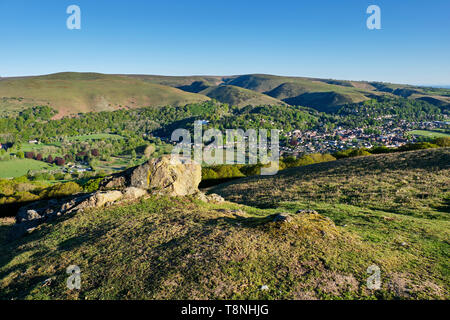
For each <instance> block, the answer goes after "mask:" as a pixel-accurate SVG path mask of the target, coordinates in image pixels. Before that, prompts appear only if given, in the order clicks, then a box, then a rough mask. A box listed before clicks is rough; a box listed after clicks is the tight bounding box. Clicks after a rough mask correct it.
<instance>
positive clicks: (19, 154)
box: [16, 151, 25, 159]
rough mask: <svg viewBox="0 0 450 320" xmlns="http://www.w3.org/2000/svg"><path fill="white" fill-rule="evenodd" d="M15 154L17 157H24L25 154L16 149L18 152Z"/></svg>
mask: <svg viewBox="0 0 450 320" xmlns="http://www.w3.org/2000/svg"><path fill="white" fill-rule="evenodd" d="M16 155H17V157H18V158H19V159H23V158H25V154H24V153H23V151H18V152H17V153H16Z"/></svg>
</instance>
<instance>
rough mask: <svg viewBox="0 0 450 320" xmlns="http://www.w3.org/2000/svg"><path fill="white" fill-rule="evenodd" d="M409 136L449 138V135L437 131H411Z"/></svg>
mask: <svg viewBox="0 0 450 320" xmlns="http://www.w3.org/2000/svg"><path fill="white" fill-rule="evenodd" d="M409 133H410V134H412V135H414V136H423V137H427V138H433V139H434V138H445V137H446V138H450V134H448V133H443V132H437V131H427V130H413V131H409Z"/></svg>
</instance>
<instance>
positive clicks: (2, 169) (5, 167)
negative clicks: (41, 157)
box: [0, 159, 51, 178]
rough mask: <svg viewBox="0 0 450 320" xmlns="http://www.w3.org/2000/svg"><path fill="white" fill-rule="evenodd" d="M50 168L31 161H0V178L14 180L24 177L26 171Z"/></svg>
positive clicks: (46, 164) (39, 162)
mask: <svg viewBox="0 0 450 320" xmlns="http://www.w3.org/2000/svg"><path fill="white" fill-rule="evenodd" d="M50 167H51V166H50V165H49V164H48V163H45V162H42V161H36V160H32V159H14V160H7V161H0V178H15V177H20V176H23V175H26V174H27V172H28V170H42V169H48V168H50Z"/></svg>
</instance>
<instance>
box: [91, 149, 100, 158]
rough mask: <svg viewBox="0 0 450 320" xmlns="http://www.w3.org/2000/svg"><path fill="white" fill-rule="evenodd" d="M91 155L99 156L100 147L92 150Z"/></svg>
mask: <svg viewBox="0 0 450 320" xmlns="http://www.w3.org/2000/svg"><path fill="white" fill-rule="evenodd" d="M91 155H92V156H93V157H98V156H99V155H100V152H99V151H98V149H92V150H91Z"/></svg>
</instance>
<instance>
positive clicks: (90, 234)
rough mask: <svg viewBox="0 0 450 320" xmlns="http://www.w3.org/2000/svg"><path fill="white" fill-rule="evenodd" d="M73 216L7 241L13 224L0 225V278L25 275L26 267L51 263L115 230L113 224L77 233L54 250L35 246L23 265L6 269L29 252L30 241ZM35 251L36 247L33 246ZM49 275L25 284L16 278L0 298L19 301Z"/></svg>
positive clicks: (9, 238)
mask: <svg viewBox="0 0 450 320" xmlns="http://www.w3.org/2000/svg"><path fill="white" fill-rule="evenodd" d="M72 216H73V214H67V215H64V216H62V217H59V218H58V219H56V220H54V221H48V222H46V223H45V224H42V225H41V226H40V227H39V228H38V229H36V230H35V231H33V232H32V233H31V234H26V235H24V236H22V237H21V238H18V239H11V232H13V228H14V225H9V226H0V235H1V239H0V240H1V241H2V242H1V247H0V269H2V268H5V267H6V269H4V270H3V271H1V272H0V279H2V278H5V277H6V276H8V275H9V274H11V273H14V272H17V273H19V274H22V273H25V272H26V271H27V270H28V269H29V268H34V267H35V266H39V265H40V264H41V261H43V260H47V261H48V260H51V259H54V258H58V257H59V256H60V254H61V252H64V251H70V250H72V249H76V248H78V247H81V246H83V245H86V244H89V243H94V242H95V241H97V240H98V239H99V238H100V237H102V236H104V235H105V234H106V233H108V232H109V231H110V230H111V229H112V228H114V227H116V225H115V224H112V223H110V224H107V223H106V224H102V226H101V228H94V229H89V228H86V229H85V230H81V231H77V235H76V236H73V237H71V238H69V239H67V240H65V241H63V242H61V243H59V244H58V248H57V250H49V248H47V247H45V246H42V247H38V248H37V250H36V251H35V252H33V254H32V255H31V256H30V257H29V258H27V261H26V262H23V263H17V264H14V265H13V266H10V267H7V266H8V264H9V263H11V261H13V259H14V258H15V257H17V256H18V255H20V254H21V253H24V252H26V251H29V250H30V248H29V247H28V245H29V244H31V243H32V242H34V241H38V240H39V239H41V238H43V237H45V236H46V235H48V234H50V233H51V232H52V229H54V228H55V227H56V226H57V225H58V224H60V223H62V222H64V221H65V220H67V219H70V218H71V217H72ZM33 249H36V247H33ZM56 272H57V273H61V272H64V271H61V272H60V271H56ZM50 276H52V275H51V274H49V275H48V276H39V277H34V278H32V279H27V280H26V283H24V282H22V281H20V277H19V278H18V279H19V280H18V281H14V282H11V284H10V285H9V286H8V291H9V292H8V295H7V296H3V295H6V293H3V292H2V293H0V299H4V298H8V299H10V298H12V297H14V298H18V299H22V298H24V297H26V295H27V294H29V293H30V290H31V289H33V288H34V287H36V286H37V285H39V284H40V283H42V282H43V281H44V280H45V279H47V278H48V277H50ZM25 288H30V290H25Z"/></svg>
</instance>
